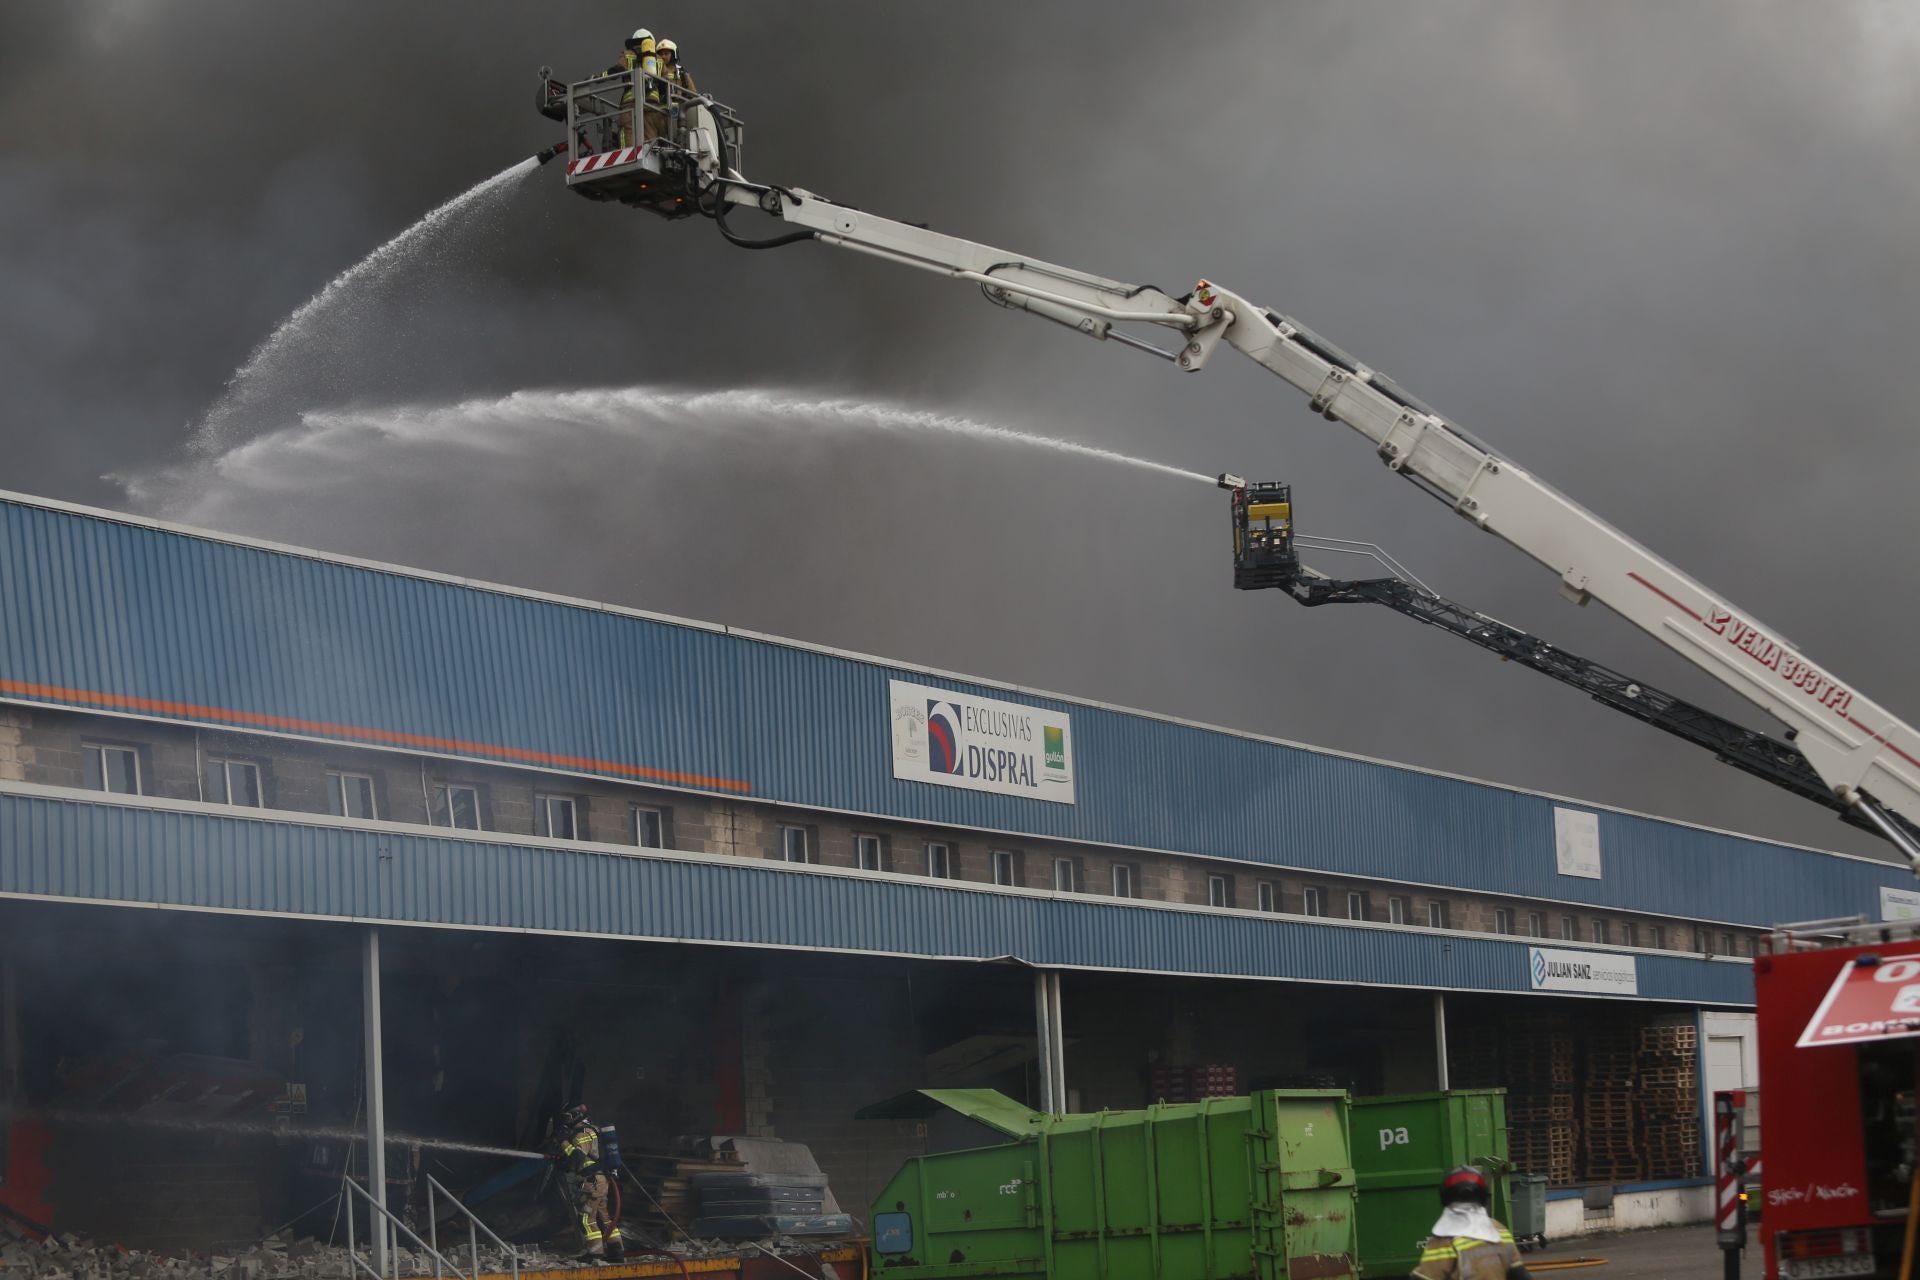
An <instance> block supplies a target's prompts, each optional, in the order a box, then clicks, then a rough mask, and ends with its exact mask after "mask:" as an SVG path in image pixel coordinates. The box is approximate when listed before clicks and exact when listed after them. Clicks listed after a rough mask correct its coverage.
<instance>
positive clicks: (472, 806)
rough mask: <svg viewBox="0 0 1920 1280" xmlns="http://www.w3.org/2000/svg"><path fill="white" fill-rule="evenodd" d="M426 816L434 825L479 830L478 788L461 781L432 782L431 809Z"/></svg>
mask: <svg viewBox="0 0 1920 1280" xmlns="http://www.w3.org/2000/svg"><path fill="white" fill-rule="evenodd" d="M427 816H428V818H429V820H430V821H432V823H433V825H434V826H436V827H457V828H459V829H461V830H463V831H478V830H480V788H478V787H470V786H467V785H466V784H465V783H461V782H436V783H434V784H433V809H432V812H431V813H429V814H428V815H427Z"/></svg>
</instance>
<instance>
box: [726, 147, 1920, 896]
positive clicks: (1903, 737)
mask: <svg viewBox="0 0 1920 1280" xmlns="http://www.w3.org/2000/svg"><path fill="white" fill-rule="evenodd" d="M721 198H723V199H725V200H726V201H727V202H728V203H731V204H737V205H749V206H753V207H756V208H759V209H761V210H763V211H765V212H767V213H770V214H773V215H774V216H776V217H778V218H780V219H782V220H783V221H785V222H786V223H788V224H791V225H793V226H795V227H798V228H805V229H807V230H810V231H812V232H813V238H814V239H817V240H819V241H820V242H822V243H824V244H829V245H833V246H835V247H837V248H841V249H849V250H852V251H854V252H856V253H863V254H867V255H869V256H872V257H877V258H881V259H884V260H886V261H890V262H897V263H900V264H902V265H904V266H910V267H916V268H919V269H921V270H924V271H930V272H934V273H936V274H940V275H945V276H950V277H952V278H954V279H957V280H967V281H971V282H973V283H977V284H979V285H980V286H981V287H982V289H983V290H984V291H985V293H986V294H987V297H988V298H989V299H990V300H992V301H994V302H996V303H999V304H1000V305H1002V306H1008V307H1015V308H1019V309H1022V310H1027V311H1031V312H1033V313H1034V314H1036V315H1039V316H1042V317H1044V318H1046V319H1049V320H1054V321H1056V322H1058V323H1060V324H1063V325H1066V326H1067V327H1069V328H1072V329H1074V330H1076V331H1078V332H1080V333H1084V334H1086V335H1088V336H1089V337H1094V338H1099V339H1102V340H1105V339H1108V338H1112V339H1115V340H1117V341H1120V342H1123V343H1125V344H1126V345H1128V346H1132V347H1139V348H1143V349H1145V350H1148V351H1151V352H1153V353H1154V354H1157V355H1160V356H1163V357H1164V358H1166V359H1168V360H1171V361H1173V362H1174V363H1176V364H1177V365H1178V366H1179V367H1180V368H1182V369H1185V370H1188V371H1194V370H1198V369H1200V368H1202V367H1203V366H1204V365H1205V364H1206V361H1207V358H1208V357H1209V356H1210V355H1211V354H1212V353H1213V351H1214V349H1215V348H1216V347H1217V346H1218V345H1219V344H1220V343H1221V342H1222V341H1224V342H1226V343H1227V344H1228V345H1230V346H1232V347H1234V348H1236V349H1237V350H1239V351H1241V352H1242V353H1244V354H1245V355H1247V356H1249V357H1251V358H1252V359H1253V360H1255V361H1256V362H1258V363H1259V364H1261V365H1263V366H1265V367H1266V368H1267V369H1268V370H1269V371H1271V372H1273V373H1276V374H1278V375H1279V376H1280V377H1281V378H1283V379H1284V380H1285V381H1287V382H1288V383H1290V384H1291V385H1292V386H1294V387H1295V388H1297V389H1298V390H1300V391H1301V392H1302V393H1304V394H1305V395H1306V396H1307V397H1308V398H1309V403H1310V404H1311V406H1312V408H1313V409H1314V410H1316V411H1317V412H1319V413H1321V414H1322V415H1324V416H1325V417H1327V418H1329V419H1331V420H1333V421H1336V422H1343V423H1345V424H1346V425H1347V426H1349V427H1352V428H1353V429H1354V430H1355V431H1357V432H1359V433H1360V434H1361V435H1362V436H1364V437H1366V439H1367V440H1369V441H1370V442H1372V444H1373V446H1374V449H1375V450H1376V452H1378V454H1379V455H1380V457H1381V459H1382V460H1383V461H1384V462H1385V463H1386V464H1387V466H1389V467H1390V468H1392V469H1393V470H1395V471H1398V472H1399V473H1401V474H1402V475H1404V476H1406V477H1407V478H1408V479H1410V480H1413V481H1414V482H1415V483H1417V484H1419V485H1421V486H1422V487H1423V488H1426V489H1428V490H1429V491H1430V492H1432V493H1434V494H1436V495H1437V496H1439V497H1441V498H1443V499H1444V500H1445V501H1447V502H1448V503H1449V504H1450V505H1451V506H1452V507H1453V509H1454V510H1455V511H1457V512H1458V513H1459V514H1460V515H1462V516H1464V517H1466V518H1467V519H1468V520H1470V521H1472V522H1473V523H1474V524H1475V525H1476V526H1478V527H1479V528H1481V529H1484V530H1486V531H1487V532H1488V533H1492V534H1495V535H1496V536H1498V537H1500V538H1502V539H1504V540H1505V541H1507V542H1509V543H1511V544H1512V545H1514V546H1515V547H1518V548H1519V549H1520V550H1522V551H1524V552H1526V553H1527V554H1528V555H1530V556H1532V557H1533V558H1534V559H1535V560H1538V561H1539V562H1540V563H1541V564H1543V565H1545V566H1546V567H1547V568H1548V569H1551V570H1552V571H1553V572H1554V573H1556V574H1558V575H1559V577H1560V586H1561V591H1562V593H1563V594H1565V595H1566V596H1567V597H1568V598H1569V599H1571V600H1573V601H1574V602H1575V603H1577V604H1585V603H1586V602H1587V601H1588V600H1589V599H1593V600H1599V601H1600V602H1601V603H1603V604H1605V605H1607V606H1608V607H1610V608H1611V609H1613V610H1614V611H1615V612H1617V613H1619V614H1620V615H1621V616H1622V617H1624V618H1626V619H1627V620H1628V621H1630V622H1632V623H1634V624H1635V625H1636V626H1638V627H1640V628H1641V629H1642V630H1643V631H1645V632H1646V633H1647V634H1648V635H1651V636H1652V637H1653V638H1654V639H1656V640H1658V641H1659V642H1660V643H1662V644H1664V645H1665V646H1667V647H1668V648H1669V649H1672V650H1673V651H1674V652H1676V653H1678V654H1679V655H1680V656H1681V657H1683V658H1685V659H1686V660H1687V661H1689V662H1691V663H1692V664H1693V665H1695V666H1696V667H1698V668H1700V669H1701V670H1703V671H1705V672H1706V673H1707V674H1708V675H1710V676H1712V677H1713V678H1714V679H1716V680H1718V681H1719V682H1720V683H1721V684H1723V685H1725V686H1726V687H1728V688H1729V689H1732V690H1733V691H1734V692H1735V693H1738V694H1739V695H1740V696H1742V697H1743V698H1746V699H1747V700H1748V701H1750V702H1752V703H1754V704H1755V705H1757V706H1759V707H1760V708H1761V709H1762V710H1764V711H1766V712H1767V713H1768V714H1770V715H1772V716H1774V717H1775V718H1776V719H1778V720H1780V721H1781V722H1782V723H1783V724H1785V725H1786V726H1787V728H1788V731H1789V736H1790V737H1791V738H1792V739H1793V741H1794V744H1795V745H1796V746H1797V747H1798V748H1799V749H1800V751H1801V752H1802V754H1804V755H1805V756H1806V758H1807V761H1808V763H1809V764H1811V765H1812V766H1813V768H1814V770H1815V772H1817V773H1818V774H1819V775H1820V777H1821V778H1822V779H1823V780H1824V781H1825V782H1826V783H1827V785H1828V786H1830V787H1832V788H1833V792H1834V794H1835V795H1836V796H1838V797H1839V798H1840V799H1841V800H1842V801H1844V802H1845V803H1846V804H1848V805H1850V806H1853V807H1855V808H1857V809H1859V810H1860V812H1861V813H1862V814H1863V815H1864V816H1865V817H1867V818H1868V820H1869V821H1871V822H1872V823H1873V824H1874V826H1875V827H1876V828H1878V829H1879V830H1880V831H1881V832H1882V834H1884V835H1886V837H1887V838H1888V839H1889V840H1890V841H1892V842H1893V844H1894V845H1895V846H1896V847H1898V848H1899V849H1900V850H1901V851H1902V852H1903V853H1905V854H1906V855H1907V857H1908V858H1909V859H1910V860H1912V861H1913V862H1914V863H1915V865H1916V868H1917V869H1920V846H1916V844H1915V842H1914V841H1913V840H1912V839H1911V838H1910V837H1909V836H1908V835H1907V833H1906V832H1904V831H1902V830H1901V829H1900V828H1899V827H1898V826H1897V825H1896V824H1894V823H1893V822H1891V821H1890V820H1888V818H1887V815H1886V813H1885V812H1884V811H1883V809H1882V808H1881V806H1884V807H1885V808H1889V809H1893V810H1895V811H1896V812H1898V813H1900V814H1902V815H1903V816H1905V817H1906V818H1908V819H1909V820H1920V733H1916V732H1915V731H1914V729H1913V728H1912V727H1911V726H1909V725H1907V724H1905V723H1904V722H1902V721H1901V720H1900V719H1899V718H1898V717H1896V716H1895V715H1894V714H1893V713H1892V712H1890V711H1888V710H1887V709H1886V708H1884V707H1882V706H1880V705H1879V704H1877V703H1875V702H1873V701H1872V700H1870V699H1868V698H1867V697H1866V696H1865V695H1863V694H1861V693H1860V692H1859V691H1858V690H1856V689H1854V688H1853V687H1852V686H1851V685H1849V684H1846V683H1845V682H1843V681H1841V680H1839V679H1838V678H1837V677H1835V676H1833V675H1831V674H1830V673H1828V672H1827V671H1825V670H1823V669H1822V668H1821V667H1819V666H1817V665H1816V664H1815V663H1813V662H1812V661H1810V660H1809V659H1808V658H1806V657H1805V656H1804V655H1802V654H1800V653H1799V652H1797V651H1796V650H1794V648H1793V647H1792V646H1791V645H1789V644H1787V643H1786V642H1785V641H1784V640H1782V639H1781V638H1780V634H1779V633H1778V632H1777V631H1774V630H1772V629H1771V628H1768V627H1766V626H1764V625H1762V624H1761V623H1760V622H1759V621H1758V620H1756V619H1755V618H1754V616H1753V615H1752V614H1751V613H1748V612H1746V611H1745V610H1743V609H1738V608H1736V607H1734V606H1733V605H1732V604H1730V603H1728V602H1727V601H1726V600H1724V599H1722V598H1721V597H1719V596H1718V595H1716V594H1715V593H1714V592H1712V591H1710V590H1708V589H1707V588H1706V587H1705V586H1703V585H1702V584H1700V583H1698V582H1696V581H1694V580H1693V579H1692V578H1690V577H1688V576H1687V575H1686V574H1684V573H1682V572H1681V571H1680V570H1679V569H1677V568H1675V567H1674V566H1673V565H1671V564H1668V563H1667V562H1666V561H1665V560H1662V559H1661V558H1660V557H1659V556H1656V555H1654V554H1653V552H1651V551H1649V550H1647V549H1646V548H1645V547H1643V546H1641V545H1640V544H1639V543H1637V542H1635V541H1634V540H1633V539H1631V538H1629V537H1627V536H1626V535H1625V534H1624V533H1622V532H1620V531H1619V530H1618V529H1616V528H1614V527H1613V526H1612V525H1609V524H1607V523H1606V522H1605V521H1603V520H1601V519H1600V518H1599V517H1597V516H1595V515H1593V514H1592V513H1591V512H1588V511H1586V510H1584V509H1582V508H1581V507H1580V506H1579V505H1577V504H1576V503H1574V502H1573V501H1571V500H1570V499H1568V498H1566V497H1564V496H1563V495H1561V494H1560V493H1558V492H1556V491H1555V490H1554V489H1552V488H1551V487H1550V486H1548V485H1547V484H1545V483H1543V482H1542V481H1540V480H1537V479H1535V478H1534V477H1533V476H1532V475H1530V474H1528V473H1527V472H1526V471H1525V470H1523V469H1522V468H1520V467H1518V466H1515V465H1514V464H1513V463H1512V462H1511V461H1509V460H1507V459H1506V458H1503V457H1501V456H1500V455H1498V454H1496V453H1495V452H1494V451H1493V450H1492V449H1490V448H1489V447H1487V446H1486V445H1483V444H1481V443H1479V442H1478V441H1476V440H1475V439H1474V438H1473V437H1472V436H1471V435H1469V434H1468V433H1467V432H1465V431H1464V430H1462V429H1461V428H1459V427H1457V426H1455V425H1454V424H1453V423H1450V422H1448V421H1447V420H1446V419H1444V418H1442V417H1440V416H1438V415H1437V414H1435V413H1433V412H1431V411H1430V410H1428V409H1427V408H1425V407H1424V406H1422V405H1420V404H1419V402H1417V401H1415V400H1414V399H1413V398H1412V397H1410V396H1407V395H1405V394H1404V393H1402V392H1399V390H1398V389H1397V388H1393V387H1392V386H1391V384H1390V383H1388V382H1387V381H1386V380H1385V379H1383V378H1380V377H1379V376H1378V375H1376V374H1375V373H1374V372H1372V371H1371V370H1368V369H1366V368H1365V367H1363V366H1361V365H1359V364H1358V363H1357V362H1354V361H1352V360H1351V359H1350V358H1348V357H1346V356H1344V355H1343V354H1341V353H1340V352H1338V351H1337V350H1336V349H1335V348H1333V347H1331V346H1330V345H1329V344H1327V343H1326V342H1324V341H1323V340H1321V339H1319V338H1317V337H1316V336H1314V335H1313V334H1312V333H1311V332H1310V331H1308V330H1306V329H1305V328H1304V327H1301V326H1297V325H1295V324H1294V323H1292V322H1291V321H1289V320H1287V319H1286V318H1284V317H1282V316H1279V315H1277V314H1275V313H1273V312H1272V311H1269V310H1268V309H1267V308H1265V307H1260V306H1255V305H1254V304H1252V303H1250V302H1249V301H1247V300H1246V299H1245V298H1243V297H1241V296H1240V295H1238V294H1236V293H1233V292H1232V291H1230V290H1227V289H1223V288H1221V287H1220V286H1218V285H1216V284H1213V283H1211V282H1209V281H1206V280H1202V281H1200V283H1199V284H1198V285H1197V286H1196V287H1195V289H1194V291H1193V293H1192V294H1190V295H1189V296H1188V297H1187V298H1186V299H1180V300H1176V299H1174V298H1172V297H1169V296H1168V295H1167V294H1165V293H1162V292H1161V291H1160V290H1158V289H1154V288H1150V287H1147V286H1132V285H1127V284H1124V283H1121V282H1119V281H1115V280H1107V279H1104V278H1102V277H1099V276H1091V275H1087V274H1086V273H1084V272H1080V271H1074V270H1072V269H1070V268H1067V267H1061V266H1056V265H1054V264H1052V263H1047V262H1041V261H1038V260H1036V259H1032V258H1025V257H1022V256H1020V255H1018V254H1013V253H1009V252H1007V251H1005V250H1002V249H995V248H992V247H990V246H987V245H981V244H975V243H973V242H971V241H967V240H960V239H956V238H955V237H952V236H946V235H941V234H940V233H938V232H934V231H929V230H926V229H925V228H923V227H916V226H911V225H909V224H907V223H902V222H895V221H893V220H891V219H888V218H881V217H876V216H874V215H873V214H869V213H862V212H860V211H859V210H856V209H849V208H847V207H846V206H844V205H838V204H835V203H833V202H832V201H830V200H825V199H822V198H821V197H819V196H815V195H813V194H812V193H810V192H805V191H797V190H784V189H774V188H765V187H757V186H752V185H750V184H746V183H742V182H737V181H731V180H729V181H727V182H725V183H724V184H723V187H722V192H721ZM1129 323H1133V324H1144V325H1150V326H1158V327H1163V328H1166V329H1169V330H1172V331H1174V332H1176V333H1178V334H1179V342H1178V345H1177V346H1176V347H1175V348H1174V349H1172V350H1168V349H1165V348H1162V347H1160V346H1158V345H1156V344H1154V343H1152V342H1150V341H1143V340H1141V339H1139V338H1135V337H1133V336H1131V335H1128V334H1124V333H1121V332H1120V331H1118V330H1116V329H1115V328H1114V326H1115V325H1118V324H1129Z"/></svg>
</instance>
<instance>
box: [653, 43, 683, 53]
mask: <svg viewBox="0 0 1920 1280" xmlns="http://www.w3.org/2000/svg"><path fill="white" fill-rule="evenodd" d="M654 48H656V49H658V50H659V51H660V52H662V53H671V54H676V55H677V54H678V53H679V52H680V45H679V43H678V42H677V41H673V40H662V41H661V42H660V43H659V44H657V45H655V46H654Z"/></svg>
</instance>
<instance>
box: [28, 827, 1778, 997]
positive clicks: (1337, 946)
mask: <svg viewBox="0 0 1920 1280" xmlns="http://www.w3.org/2000/svg"><path fill="white" fill-rule="evenodd" d="M0 893H3V894H26V895H36V896H45V897H58V898H65V899H78V900H83V901H94V902H105V903H162V904H166V905H170V906H178V907H188V908H200V909H208V910H227V911H244V912H258V913H263V914H265V913H295V914H299V915H304V916H318V917H331V918H336V919H353V920H391V921H395V922H400V923H411V924H431V925H455V926H459V925H465V926H475V927H488V928H505V929H518V930H530V931H559V932H566V933H584V934H599V935H604V936H609V937H628V938H653V939H671V940H677V941H689V942H702V943H735V944H748V945H756V946H777V947H807V948H816V949H824V950H835V951H861V952H880V953H886V954H893V955H904V956H934V957H958V958H971V959H976V960H991V959H996V958H999V957H1003V956H1014V957H1018V958H1019V959H1022V960H1025V961H1028V962H1030V963H1033V964H1041V965H1057V966H1065V967H1077V968H1110V969H1123V970H1139V971H1146V972H1160V973H1192V974H1208V975H1222V976H1233V977H1254V978H1295V979H1301V980H1306V981H1324V982H1365V983H1377V984H1387V985H1393V986H1412V987H1435V988H1444V989H1451V990H1471V991H1526V990H1527V989H1528V981H1527V972H1526V966H1527V947H1526V945H1525V944H1524V943H1521V942H1512V941H1502V940H1499V939H1495V938H1490V937H1486V936H1484V935H1479V936H1476V935H1473V934H1448V933H1442V932H1432V933H1428V932H1420V931H1400V930H1392V929H1381V928H1375V929H1367V928H1356V927H1352V926H1347V925H1341V924H1337V923H1314V922H1311V921H1307V920H1303V919H1300V918H1298V917H1288V916H1255V915H1227V914H1216V913H1207V912H1198V911H1180V910H1167V909H1164V908H1155V907H1150V906H1143V905H1138V904H1130V903H1126V902H1120V901H1116V900H1114V899H1111V898H1107V899H1102V898H1095V897H1089V896H1085V895H1078V894H1064V895H1059V896H1053V895H1040V894H1011V893H1002V892H994V891H988V890H980V889H967V888H962V887H957V886H953V885H950V884H943V883H941V882H939V881H934V880H927V879H921V878H893V877H878V876H876V877H863V876H852V875H834V874H831V873H827V872H820V871H809V870H801V869H795V868H790V867H787V866H786V865H785V864H784V863H775V862H761V861H755V860H747V859H738V860H736V859H712V860H698V861H695V860H682V859H675V858H667V857H653V856H640V855H637V854H626V853H611V852H605V851H599V850H594V849H589V848H581V847H577V846H576V847H569V846H567V845H564V844H551V843H533V842H529V843H526V844H513V843H507V842H502V841H494V840H472V839H455V838H452V837H450V836H447V837H443V836H438V835H432V834H427V833H423V832H399V831H393V830H370V829H365V828H359V827H350V826H341V825H333V824H315V823H303V822H300V821H298V820H295V819H292V818H288V817H284V816H278V815H275V816H263V817H260V818H240V817H234V816H231V815H230V814H216V813H209V812H194V811H182V810H179V809H152V808H146V807H142V806H139V805H134V804H119V803H108V802H93V801H82V800H67V799H51V798H47V797H45V796H35V795H19V794H11V793H7V792H0ZM1637 961H1638V965H1639V974H1640V995H1642V996H1643V997H1647V998H1651V999H1661V1000H1680V1001H1686V1002H1689V1003H1700V1004H1715V1005H1740V1004H1751V1003H1752V999H1753V983H1752V979H1751V977H1750V975H1749V973H1748V970H1747V968H1746V966H1744V965H1739V964H1733V963H1729V962H1725V961H1709V960H1701V959H1698V958H1696V957H1692V956H1687V955H1663V956H1646V955H1643V956H1640V957H1638V958H1637Z"/></svg>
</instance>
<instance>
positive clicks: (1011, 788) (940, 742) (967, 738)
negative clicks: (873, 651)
mask: <svg viewBox="0 0 1920 1280" xmlns="http://www.w3.org/2000/svg"><path fill="white" fill-rule="evenodd" d="M887 688H888V694H889V701H890V702H891V704H892V721H893V776H894V777H896V778H904V779H906V780H907V781H909V782H931V783H934V784H935V785H937V786H943V787H965V788H966V789H967V790H969V791H992V792H995V793H997V794H999V795H1003V796H1025V797H1026V798H1028V799H1030V800H1051V801H1053V802H1054V803H1056V804H1072V803H1073V721H1072V719H1071V717H1069V716H1068V715H1067V714H1066V712H1064V711H1048V710H1046V709H1044V708H1041V707H1029V706H1025V705H1022V704H1021V703H1018V702H1002V701H1000V700H999V699H998V698H979V697H975V696H973V695H972V694H966V693H956V692H954V691H953V690H951V689H935V688H932V687H930V686H928V685H922V684H909V683H908V682H907V681H905V680H890V681H888V682H887Z"/></svg>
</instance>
